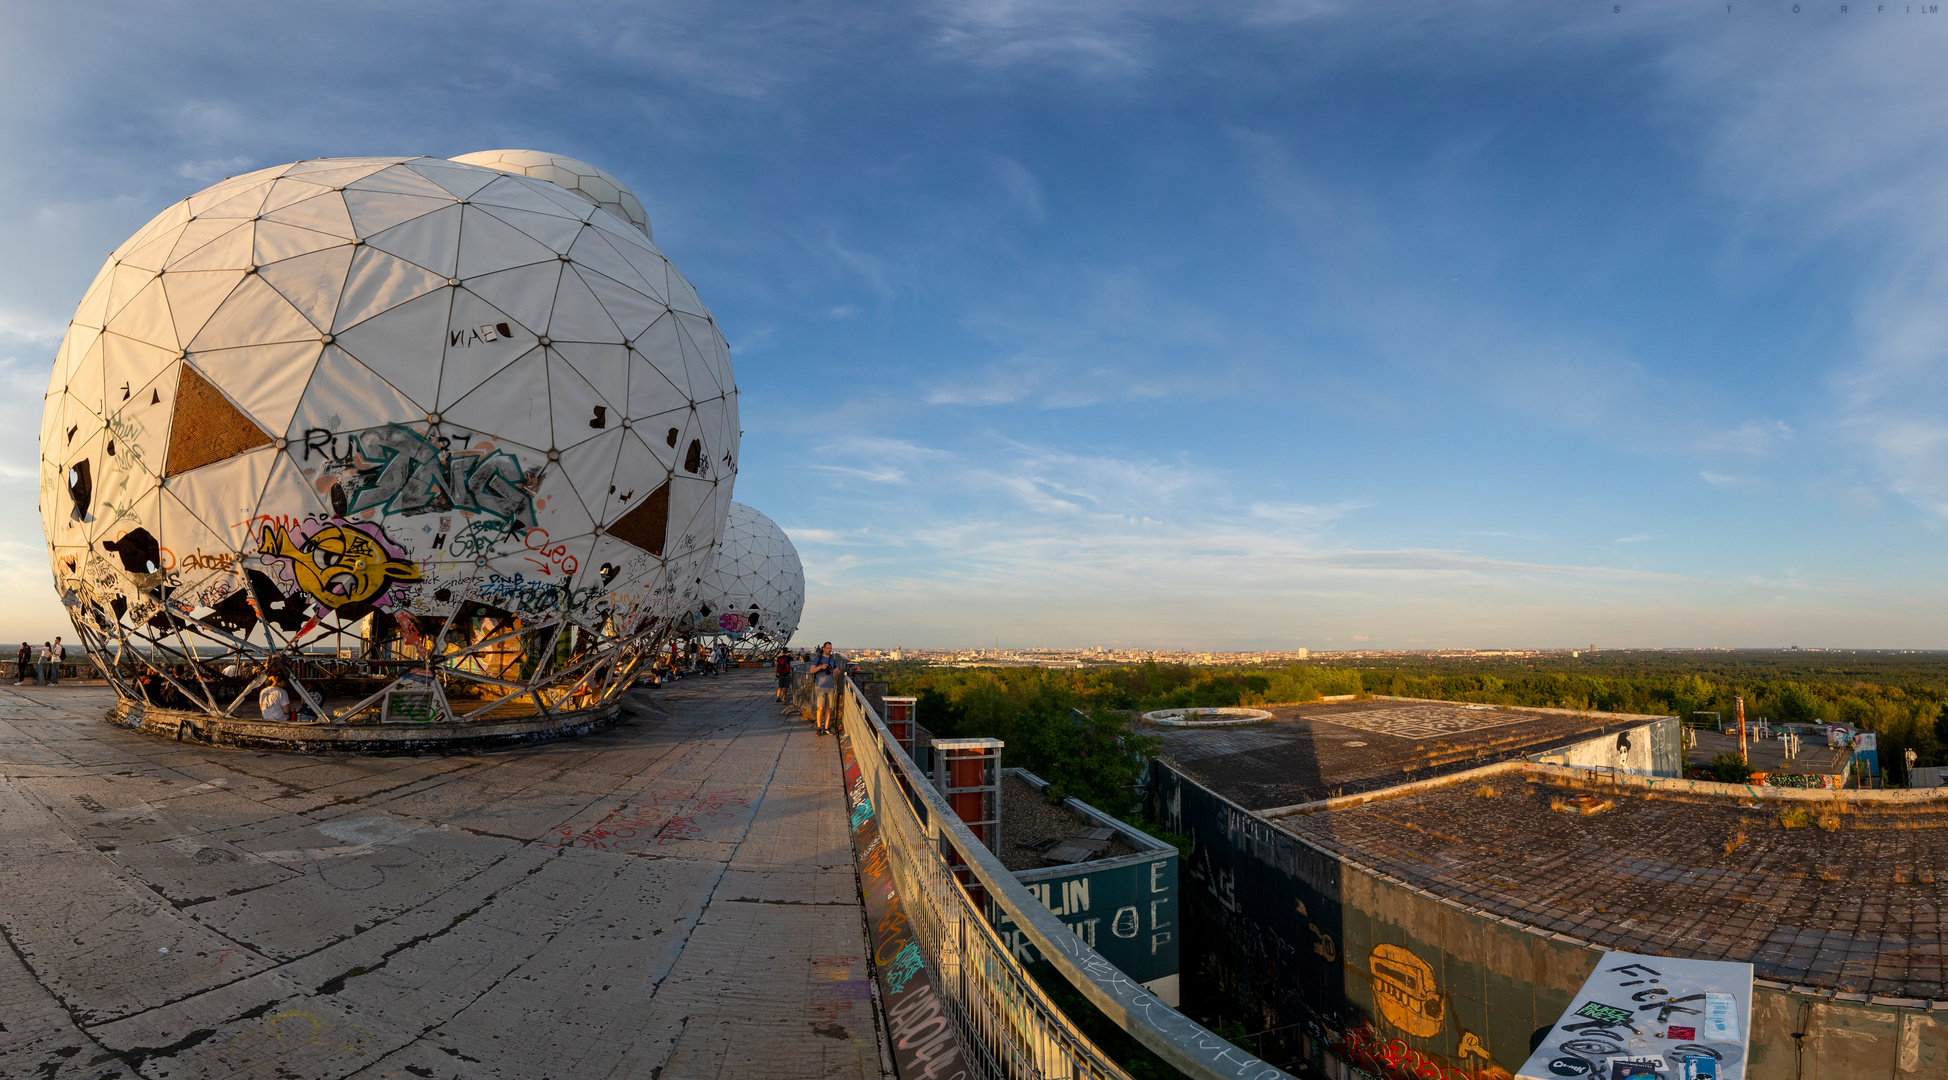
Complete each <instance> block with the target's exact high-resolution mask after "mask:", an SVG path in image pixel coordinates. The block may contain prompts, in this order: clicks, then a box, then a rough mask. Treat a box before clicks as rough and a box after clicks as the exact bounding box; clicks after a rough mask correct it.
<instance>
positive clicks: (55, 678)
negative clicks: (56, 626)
mask: <svg viewBox="0 0 1948 1080" xmlns="http://www.w3.org/2000/svg"><path fill="white" fill-rule="evenodd" d="M35 657H36V654H35V652H34V647H33V646H32V645H29V644H27V643H26V642H24V641H23V642H21V643H20V653H19V655H18V656H17V657H16V660H17V661H18V666H17V667H16V668H15V671H14V685H15V686H19V685H20V684H21V683H24V682H26V681H27V665H28V664H32V663H35ZM67 657H68V649H67V646H65V645H63V644H61V639H60V638H58V637H57V638H55V639H54V640H53V641H43V642H41V648H40V653H39V666H38V668H37V670H36V671H35V674H34V679H35V682H36V683H37V684H38V685H40V686H58V685H60V682H61V662H62V661H63V660H66V659H67Z"/></svg>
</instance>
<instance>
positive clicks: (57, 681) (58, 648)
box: [53, 637, 68, 686]
mask: <svg viewBox="0 0 1948 1080" xmlns="http://www.w3.org/2000/svg"><path fill="white" fill-rule="evenodd" d="M53 649H54V685H56V686H59V685H61V661H63V660H66V659H67V658H68V647H67V646H66V645H63V644H61V639H60V638H59V637H56V638H55V639H54V645H53Z"/></svg>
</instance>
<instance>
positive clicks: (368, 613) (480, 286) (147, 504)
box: [41, 158, 738, 718]
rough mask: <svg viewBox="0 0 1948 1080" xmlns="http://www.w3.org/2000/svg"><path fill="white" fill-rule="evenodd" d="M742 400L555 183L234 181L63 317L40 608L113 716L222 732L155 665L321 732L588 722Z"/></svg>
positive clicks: (48, 449)
mask: <svg viewBox="0 0 1948 1080" xmlns="http://www.w3.org/2000/svg"><path fill="white" fill-rule="evenodd" d="M736 394H737V391H736V387H735V383H734V381H733V377H732V372H731V363H730V355H729V351H728V349H727V347H726V345H725V342H724V337H723V335H722V333H720V332H719V330H718V327H717V325H716V323H715V321H714V320H713V318H712V317H711V314H710V312H709V311H708V309H706V308H705V307H704V306H703V304H702V302H701V301H699V300H698V298H697V294H696V292H695V290H694V289H692V288H691V286H690V284H689V282H688V281H686V280H684V278H683V275H682V274H681V273H679V272H678V271H677V269H676V267H674V266H673V265H671V264H670V262H669V260H668V259H667V258H665V257H664V255H663V254H662V253H661V252H660V251H658V250H657V249H656V247H655V246H654V245H653V244H651V243H650V241H649V239H648V237H647V236H646V235H645V234H644V232H642V231H641V230H639V229H637V228H636V227H635V226H634V225H632V224H631V223H630V222H628V221H626V220H624V219H623V218H620V217H618V216H616V215H615V214H613V213H610V212H609V211H607V210H603V209H601V208H599V207H597V206H596V205H594V204H592V203H591V202H589V201H587V200H585V199H584V198H582V197H580V196H578V195H574V194H570V193H569V192H567V191H564V190H562V189H561V188H559V187H557V186H556V185H554V184H552V183H549V182H546V181H543V180H538V179H534V178H531V177H527V176H522V175H508V174H503V173H501V172H497V171H495V170H493V169H489V168H484V167H481V166H477V165H469V164H465V163H456V162H451V161H443V160H439V159H434V158H339V159H323V160H315V161H303V162H296V163H293V164H289V165H280V166H277V167H276V168H271V169H265V170H262V171H260V172H255V173H251V174H249V175H246V176H239V177H236V178H233V179H230V180H226V181H224V182H222V183H220V184H217V185H215V186H214V187H211V188H209V189H207V190H205V191H202V192H200V193H198V194H196V195H193V196H191V197H189V198H188V199H185V200H183V201H182V202H180V203H177V204H176V205H175V206H172V207H170V208H169V209H167V210H165V211H163V212H162V213H161V214H159V215H157V216H156V218H155V219H154V220H153V221H151V222H149V224H147V225H145V226H144V227H143V228H142V229H141V230H140V231H138V232H137V233H136V234H135V235H134V236H133V237H131V238H130V239H129V240H128V241H127V242H126V243H124V244H122V246H121V247H119V248H117V249H116V250H115V252H114V253H113V254H112V255H111V256H110V257H109V259H108V262H107V263H106V264H105V265H104V266H103V267H102V269H101V272H100V274H99V275H98V276H97V277H96V278H95V281H94V284H93V285H91V286H90V287H89V289H88V291H87V294H86V295H85V296H84V297H83V299H82V301H81V304H80V306H79V308H77V310H76V312H75V317H74V322H73V323H72V324H71V325H70V327H69V329H68V333H67V337H66V339H65V340H64V341H63V342H62V344H61V348H60V352H59V354H58V355H57V357H56V360H55V365H54V374H53V379H52V381H51V383H50V384H49V387H48V395H47V403H46V409H45V413H44V419H43V423H42V429H41V457H42V465H41V518H42V521H43V524H44V526H45V528H46V532H47V540H48V546H49V554H50V557H51V559H52V561H53V566H54V577H55V581H56V583H57V586H58V587H59V589H60V590H61V593H62V596H63V599H64V602H65V603H66V604H67V605H68V607H69V611H70V614H71V615H72V616H73V618H74V620H75V623H76V626H77V628H78V629H79V630H80V631H81V633H82V635H83V638H84V645H86V647H87V648H88V649H89V651H90V652H91V653H93V654H94V655H95V656H96V657H97V658H98V659H101V660H103V661H105V662H106V663H107V664H108V665H109V669H110V670H111V672H114V673H116V677H117V679H118V684H119V685H118V689H119V690H120V691H121V692H122V693H123V695H124V696H125V697H131V696H135V695H139V694H146V695H149V696H150V697H151V699H152V700H153V696H154V694H155V693H162V694H163V695H164V696H166V697H169V698H170V700H169V702H167V703H168V704H172V705H178V706H180V707H183V708H193V709H201V710H205V711H211V712H216V713H228V714H230V715H239V713H238V709H239V708H240V707H241V706H243V704H244V702H245V701H246V700H247V699H248V698H249V697H250V696H251V695H250V694H249V690H250V689H251V688H252V686H254V684H251V685H245V686H238V685H232V684H227V683H225V684H219V683H217V682H214V681H212V678H210V677H207V676H209V675H210V673H211V672H213V671H214V670H216V669H215V668H213V667H212V666H211V665H209V664H204V665H196V664H189V663H187V662H174V661H170V659H169V658H171V657H174V658H176V661H185V660H186V658H187V657H190V656H200V657H210V656H218V657H221V656H229V657H231V658H232V659H235V660H241V661H243V663H241V664H240V666H241V668H242V669H243V671H244V672H245V673H246V674H248V673H251V672H260V671H264V670H266V669H269V668H280V669H282V670H283V671H284V672H285V674H287V675H289V676H291V677H292V678H293V680H294V681H295V682H296V683H297V685H296V686H295V687H294V688H293V689H294V690H296V691H297V692H298V696H300V697H301V698H302V699H303V700H304V701H306V702H310V703H312V704H313V705H314V706H317V705H324V706H327V707H329V706H330V704H331V703H330V701H327V700H326V699H327V698H335V699H338V700H341V701H343V702H344V704H345V707H348V708H349V707H350V706H351V705H354V704H357V703H358V700H359V699H360V695H364V694H366V693H367V692H368V691H370V692H371V693H383V692H384V688H385V686H386V685H388V684H389V683H388V681H389V680H391V679H393V678H395V677H396V676H398V675H400V674H401V673H402V672H403V671H404V670H406V669H409V668H417V669H418V670H419V671H420V672H421V673H422V674H421V678H422V679H423V678H424V676H425V675H426V674H434V675H437V676H438V679H437V680H436V681H437V683H438V684H439V685H440V686H441V687H443V688H444V690H443V693H444V695H445V696H444V697H442V698H441V699H440V700H441V702H442V705H441V707H442V709H445V708H447V705H448V703H449V700H448V699H454V700H453V701H452V702H451V708H452V711H451V712H450V713H448V716H450V717H462V716H464V715H468V714H469V713H484V712H486V711H487V710H490V709H503V710H504V711H503V712H501V713H498V714H496V717H495V718H498V716H500V715H506V714H507V712H508V711H519V709H520V708H522V707H525V708H531V709H536V710H541V711H552V710H555V709H559V708H564V707H568V706H573V707H575V708H582V707H587V706H589V705H592V704H599V703H603V702H606V701H607V700H609V699H610V698H612V697H613V695H614V694H615V693H617V692H619V691H620V689H621V688H622V687H623V686H624V685H625V684H626V682H627V676H628V674H629V672H630V671H631V670H632V669H633V667H634V665H635V664H636V663H637V662H638V660H639V657H640V655H641V653H642V652H643V651H644V650H645V649H649V648H653V646H654V645H655V644H656V643H657V642H658V641H660V640H661V639H662V638H663V637H665V636H667V635H668V634H669V633H671V632H672V631H673V629H674V623H675V621H676V620H677V619H678V618H679V617H682V616H684V615H686V614H687V613H688V612H689V611H690V610H692V609H693V607H694V598H695V594H696V589H697V585H696V581H697V579H698V578H699V577H701V576H703V574H704V573H705V572H707V571H708V570H709V569H710V568H711V567H712V566H713V565H714V564H715V559H716V549H717V545H718V542H719V540H720V539H721V537H722V534H723V529H724V521H725V516H726V514H727V513H728V511H729V507H730V496H731V485H732V481H733V480H734V478H735V475H736V471H737V452H738V419H737V397H736ZM327 656H329V657H330V658H331V659H330V660H327V659H323V657H327ZM118 657H119V661H118V660H117V658H118ZM341 661H342V662H341ZM118 663H119V666H117V665H118ZM217 663H218V664H221V665H224V666H227V664H228V663H229V661H227V660H223V659H220V658H219V660H218V661H217ZM334 664H336V666H334ZM206 669H209V670H207V671H206ZM233 694H234V695H236V696H235V698H234V700H233V699H232V695H233ZM462 699H464V705H465V707H464V708H463V707H462ZM476 702H478V704H477V705H476V704H475V703H476ZM365 704H366V705H367V706H370V705H372V703H371V702H366V703H365ZM363 707H364V706H361V708H363ZM373 707H377V706H373ZM251 711H254V710H251ZM332 711H336V709H333V710H332Z"/></svg>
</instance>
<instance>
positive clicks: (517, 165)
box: [453, 150, 655, 239]
mask: <svg viewBox="0 0 1948 1080" xmlns="http://www.w3.org/2000/svg"><path fill="white" fill-rule="evenodd" d="M453 160H454V161H461V162H465V163H466V164H469V165H484V166H486V167H487V168H489V169H498V170H500V171H501V172H510V173H520V174H521V175H523V176H532V177H534V178H535V179H537V180H546V181H548V182H549V183H551V184H555V185H556V186H558V187H562V188H565V189H567V190H569V191H572V192H574V193H575V194H577V195H580V196H581V197H582V198H584V199H587V200H588V201H589V202H592V203H594V204H595V205H597V206H599V207H601V208H602V209H604V210H607V211H609V212H610V213H612V214H614V215H616V216H617V217H620V218H622V219H623V220H625V221H627V222H629V224H631V225H634V226H635V227H636V228H638V229H641V230H642V231H643V235H644V236H647V237H650V238H652V239H654V237H655V234H654V233H652V232H651V231H650V228H649V213H648V211H645V210H644V209H643V204H642V200H641V199H638V198H636V193H635V192H633V191H630V190H629V186H628V185H627V184H624V183H623V182H622V181H620V180H618V179H616V178H615V177H613V176H611V175H609V174H608V173H606V172H604V171H602V170H601V169H598V168H596V167H595V166H593V165H590V164H589V163H588V162H586V161H583V160H581V159H579V158H572V157H569V156H568V155H567V154H550V153H547V152H546V151H542V150H482V151H479V152H478V153H473V154H461V155H460V156H459V157H457V158H454V159H453Z"/></svg>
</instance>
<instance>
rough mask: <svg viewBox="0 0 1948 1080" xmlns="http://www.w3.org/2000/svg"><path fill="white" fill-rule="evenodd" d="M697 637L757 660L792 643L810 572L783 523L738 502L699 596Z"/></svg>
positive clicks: (696, 620) (801, 610) (732, 507)
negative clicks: (800, 561)
mask: <svg viewBox="0 0 1948 1080" xmlns="http://www.w3.org/2000/svg"><path fill="white" fill-rule="evenodd" d="M697 601H698V607H697V615H696V618H695V620H694V623H693V625H694V627H695V630H694V631H693V632H694V633H695V635H696V636H698V637H704V638H712V637H714V638H717V639H719V640H722V641H724V642H726V643H727V644H729V645H730V646H731V650H732V652H733V653H735V654H738V655H742V656H756V655H760V654H763V653H769V652H775V651H776V650H778V649H782V648H785V647H786V646H788V645H790V644H791V636H792V635H793V634H795V633H797V632H798V618H799V616H800V615H801V614H802V613H803V612H804V610H805V568H804V566H803V565H802V564H800V563H799V561H798V549H797V548H796V547H794V546H793V545H792V542H791V537H789V536H787V535H785V531H784V530H783V529H781V528H779V527H778V523H777V522H775V521H772V520H771V519H770V518H768V517H766V516H764V515H763V514H760V513H758V512H757V511H756V510H753V509H751V508H750V507H748V506H745V505H744V504H743V503H740V502H734V503H731V506H730V517H729V520H728V521H727V522H726V523H725V525H724V542H723V544H722V545H720V546H719V547H718V549H717V564H716V566H714V567H713V568H712V569H711V571H710V573H708V574H706V575H704V579H703V582H702V586H701V589H700V591H699V592H698V594H697Z"/></svg>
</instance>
